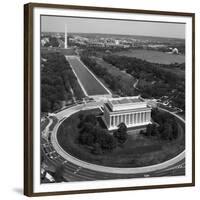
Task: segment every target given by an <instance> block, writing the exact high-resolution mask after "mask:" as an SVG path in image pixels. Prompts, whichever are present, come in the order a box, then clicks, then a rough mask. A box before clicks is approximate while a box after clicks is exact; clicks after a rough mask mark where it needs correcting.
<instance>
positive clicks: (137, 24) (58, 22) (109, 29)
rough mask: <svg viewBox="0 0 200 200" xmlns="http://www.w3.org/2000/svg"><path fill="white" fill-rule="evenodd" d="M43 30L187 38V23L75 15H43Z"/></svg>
mask: <svg viewBox="0 0 200 200" xmlns="http://www.w3.org/2000/svg"><path fill="white" fill-rule="evenodd" d="M41 19H42V20H41V29H42V32H64V28H65V24H66V25H67V30H68V32H69V33H70V32H74V33H76V32H77V33H109V34H125V35H145V36H159V37H174V38H185V24H177V23H160V22H143V21H123V20H107V19H92V18H90V19H88V18H73V17H55V16H42V17H41Z"/></svg>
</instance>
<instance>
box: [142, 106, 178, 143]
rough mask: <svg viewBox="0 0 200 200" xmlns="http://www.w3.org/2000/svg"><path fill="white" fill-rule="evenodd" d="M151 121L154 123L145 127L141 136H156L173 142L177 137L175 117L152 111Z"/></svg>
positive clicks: (155, 110) (156, 110)
mask: <svg viewBox="0 0 200 200" xmlns="http://www.w3.org/2000/svg"><path fill="white" fill-rule="evenodd" d="M152 119H153V121H154V122H156V124H155V123H153V124H149V125H148V126H147V130H146V132H144V131H141V132H140V133H141V134H145V135H147V136H157V137H159V138H160V139H163V140H170V141H171V140H174V139H177V137H178V125H177V122H176V120H175V117H174V116H172V115H170V114H169V113H166V112H161V111H158V109H154V110H152Z"/></svg>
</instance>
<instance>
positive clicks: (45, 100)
mask: <svg viewBox="0 0 200 200" xmlns="http://www.w3.org/2000/svg"><path fill="white" fill-rule="evenodd" d="M41 57H42V60H41V110H42V112H52V111H55V110H57V109H60V108H61V107H62V104H63V102H65V103H68V102H71V101H72V90H73V92H74V94H75V97H76V98H77V99H81V98H82V96H83V92H82V90H81V88H80V86H79V84H78V82H77V79H76V77H75V75H74V73H73V71H72V70H71V67H70V65H69V63H68V62H67V61H66V59H65V57H64V56H63V55H61V54H59V53H47V54H42V55H41Z"/></svg>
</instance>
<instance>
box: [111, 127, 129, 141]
mask: <svg viewBox="0 0 200 200" xmlns="http://www.w3.org/2000/svg"><path fill="white" fill-rule="evenodd" d="M113 136H114V137H115V138H116V139H117V141H118V142H119V143H120V144H123V143H124V142H126V140H127V136H128V135H127V127H126V124H124V123H121V124H119V125H118V129H117V130H116V131H114V133H113Z"/></svg>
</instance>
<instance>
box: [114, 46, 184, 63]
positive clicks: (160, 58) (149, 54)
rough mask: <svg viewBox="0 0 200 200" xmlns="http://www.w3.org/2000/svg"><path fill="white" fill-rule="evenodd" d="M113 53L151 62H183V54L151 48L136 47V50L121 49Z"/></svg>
mask: <svg viewBox="0 0 200 200" xmlns="http://www.w3.org/2000/svg"><path fill="white" fill-rule="evenodd" d="M114 54H115V55H120V56H128V57H136V58H140V59H142V60H146V61H149V62H152V63H160V64H171V63H184V62H185V56H184V55H175V54H169V53H164V52H160V51H153V50H144V49H136V50H128V51H121V52H117V53H114Z"/></svg>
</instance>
